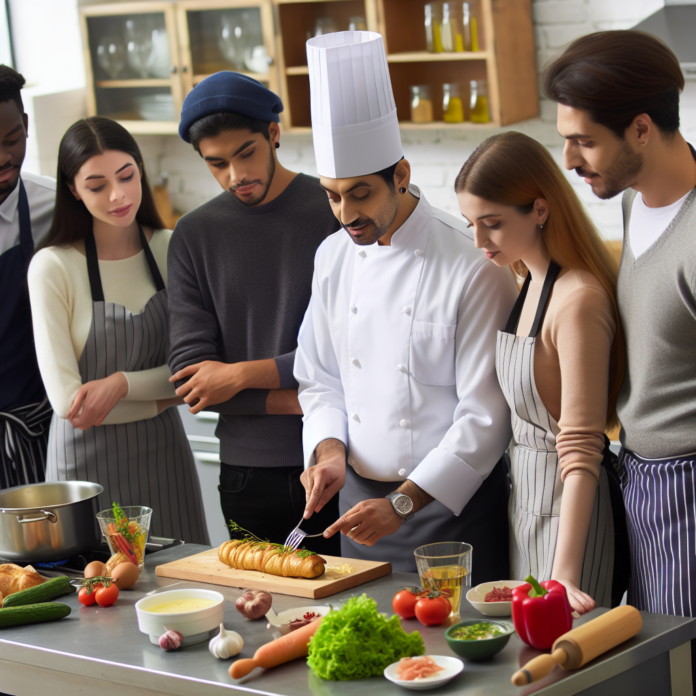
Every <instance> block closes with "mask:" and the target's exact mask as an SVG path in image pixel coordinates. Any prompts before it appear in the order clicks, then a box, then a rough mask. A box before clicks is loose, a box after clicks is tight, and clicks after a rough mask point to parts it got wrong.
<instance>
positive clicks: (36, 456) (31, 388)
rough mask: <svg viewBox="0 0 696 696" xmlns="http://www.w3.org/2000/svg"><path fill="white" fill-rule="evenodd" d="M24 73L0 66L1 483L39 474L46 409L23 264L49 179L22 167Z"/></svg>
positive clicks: (38, 233) (47, 219)
mask: <svg viewBox="0 0 696 696" xmlns="http://www.w3.org/2000/svg"><path fill="white" fill-rule="evenodd" d="M23 86H24V78H23V77H22V76H21V75H20V74H19V73H17V72H16V71H14V70H13V69H12V68H10V67H8V66H6V65H0V384H1V385H2V387H1V388H0V489H4V488H10V487H12V486H18V485H22V484H25V483H38V482H40V481H43V479H44V470H45V458H46V438H47V436H48V426H49V423H50V419H51V407H50V405H49V404H48V400H47V399H46V393H45V391H44V386H43V383H42V381H41V375H40V374H39V368H38V365H37V363H36V352H35V349H34V335H33V331H32V325H31V311H30V307H29V295H28V292H27V267H28V266H29V261H30V260H31V257H32V254H33V253H34V248H35V246H36V244H37V243H38V242H39V240H41V239H42V238H43V237H44V236H45V235H46V233H47V232H48V229H49V227H50V226H51V222H52V220H53V206H54V200H55V191H56V183H55V180H54V179H50V178H48V177H43V176H35V175H32V174H27V173H24V174H23V175H22V176H20V170H21V167H22V163H23V162H24V156H25V154H26V141H27V126H28V118H27V115H26V114H25V113H24V107H23V104H22V97H21V95H20V90H21V88H22V87H23Z"/></svg>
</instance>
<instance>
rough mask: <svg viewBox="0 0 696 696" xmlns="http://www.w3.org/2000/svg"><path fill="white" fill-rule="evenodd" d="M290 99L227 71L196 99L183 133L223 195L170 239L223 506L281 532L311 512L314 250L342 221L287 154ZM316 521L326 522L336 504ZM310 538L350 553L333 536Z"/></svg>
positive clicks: (183, 356) (176, 372)
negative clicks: (306, 346)
mask: <svg viewBox="0 0 696 696" xmlns="http://www.w3.org/2000/svg"><path fill="white" fill-rule="evenodd" d="M282 110H283V104H282V102H281V100H280V98H279V97H278V96H277V95H276V94H274V93H273V92H271V91H270V90H269V89H267V88H266V87H264V86H263V85H262V84H261V83H260V82H257V81H256V80H254V79H252V78H250V77H247V76H245V75H241V74H239V73H235V72H220V73H216V74H215V75H212V76H210V77H208V78H206V79H205V80H203V82H201V83H199V84H198V85H197V86H196V87H194V89H193V90H192V91H191V92H190V93H189V95H188V96H187V97H186V100H185V101H184V105H183V109H182V112H181V123H180V125H179V135H180V136H181V138H182V139H183V140H185V141H186V142H188V143H191V144H192V145H193V147H194V148H195V150H196V151H197V152H198V153H199V154H200V156H201V158H202V159H203V160H204V161H205V163H206V164H207V165H208V169H209V170H210V172H211V173H212V174H213V176H214V177H215V178H216V179H217V181H218V183H219V184H220V186H221V187H222V189H223V192H222V193H221V194H220V195H219V196H217V197H216V198H213V199H212V200H210V201H208V202H207V203H205V204H204V205H202V206H200V207H199V208H196V209H195V210H193V211H191V212H190V213H188V214H187V215H185V216H184V217H183V218H182V219H181V220H180V221H179V222H178V223H177V226H176V229H175V230H174V234H173V236H172V240H171V243H170V245H169V257H168V275H169V297H170V305H169V312H170V332H171V336H170V339H171V353H170V358H169V364H170V367H171V370H172V375H173V376H172V381H175V382H176V383H177V384H178V389H177V394H178V395H179V396H181V397H183V398H184V401H185V402H186V403H187V404H188V405H189V408H190V411H191V412H192V413H198V412H199V411H201V410H203V409H205V410H208V411H217V412H218V413H219V414H220V420H219V424H218V426H217V430H216V435H217V436H218V438H219V439H220V459H221V462H222V464H221V467H220V486H219V490H220V503H221V505H222V511H223V515H224V516H225V519H226V520H230V519H232V520H234V521H235V522H236V523H237V524H239V525H241V526H242V527H244V528H245V529H248V530H250V531H251V532H253V533H254V534H256V535H257V536H259V537H261V538H264V539H269V540H270V541H272V542H279V543H282V542H284V541H285V538H286V537H287V535H288V533H289V532H290V531H291V530H292V529H293V527H294V526H295V525H296V524H297V522H298V520H300V519H301V518H302V514H303V511H304V507H305V492H304V488H303V486H302V484H301V483H300V475H301V473H302V471H303V454H302V411H301V409H300V406H299V402H298V400H297V386H298V385H297V382H296V381H295V378H294V376H293V364H294V360H295V348H296V346H297V334H298V331H299V328H300V324H301V323H302V318H303V316H304V313H305V310H306V309H307V305H308V304H309V298H310V295H311V283H312V273H313V269H314V254H315V252H316V250H317V248H318V247H319V245H320V244H321V242H322V241H323V240H324V239H325V238H326V237H327V236H329V235H330V234H332V233H333V232H335V231H336V230H337V228H338V223H337V221H336V218H335V217H334V216H333V213H332V212H331V207H330V204H329V201H328V198H327V196H326V193H324V191H323V190H322V189H321V187H320V186H319V180H318V179H316V178H314V177H310V176H306V175H304V174H296V173H295V172H291V171H289V170H288V169H286V168H285V167H284V166H283V165H282V164H281V163H280V162H279V160H278V156H277V149H278V148H279V147H280V127H279V125H278V121H279V114H280V112H281V111H282ZM317 517H318V519H316V520H314V519H313V520H310V522H312V524H311V525H305V526H303V529H304V530H305V531H307V532H308V533H312V532H317V533H318V532H322V531H323V530H324V529H325V528H326V527H327V526H328V525H329V524H331V523H332V522H334V521H335V520H336V519H337V517H338V507H337V504H335V503H334V505H327V506H326V507H325V508H324V510H322V513H321V514H320V515H318V516H317ZM314 541H316V542H317V543H312V545H311V548H312V549H313V550H315V551H317V552H319V553H327V554H332V555H339V546H338V543H337V542H336V541H335V540H334V539H323V538H318V539H316V540H313V542H314Z"/></svg>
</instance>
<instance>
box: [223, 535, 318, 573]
mask: <svg viewBox="0 0 696 696" xmlns="http://www.w3.org/2000/svg"><path fill="white" fill-rule="evenodd" d="M218 558H219V559H220V561H221V562H222V563H224V564H225V565H228V566H230V568H239V569H241V570H258V571H259V572H261V573H268V574H269V575H281V576H283V577H286V578H318V577H319V576H320V575H323V573H324V566H325V565H326V560H325V559H323V558H322V557H321V556H318V555H317V554H316V553H314V552H312V551H306V550H304V549H298V550H297V551H285V550H284V549H283V547H282V546H280V545H278V544H269V543H268V542H264V541H243V540H240V539H234V540H232V541H226V542H224V543H223V544H221V546H220V548H219V549H218Z"/></svg>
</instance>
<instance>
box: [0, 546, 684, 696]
mask: <svg viewBox="0 0 696 696" xmlns="http://www.w3.org/2000/svg"><path fill="white" fill-rule="evenodd" d="M206 548H207V547H204V546H198V545H193V544H186V545H183V546H179V547H176V548H171V549H167V550H165V551H161V552H158V553H156V554H152V555H149V556H147V558H146V568H145V571H144V573H143V574H142V576H141V578H140V580H139V582H138V584H137V585H136V587H137V589H133V590H129V591H125V592H122V593H121V595H120V597H119V600H118V602H117V604H116V605H115V606H113V607H108V608H105V609H102V608H99V607H96V606H93V607H82V606H81V605H80V604H79V602H78V601H77V595H76V594H74V595H70V596H69V597H67V598H66V597H63V598H60V599H58V600H57V601H60V602H64V603H66V604H69V605H70V606H71V607H72V609H73V613H72V614H71V615H70V616H69V617H67V618H66V619H62V620H60V621H55V622H50V623H44V624H35V625H31V626H17V627H13V628H4V629H0V659H2V660H7V661H8V662H9V663H12V662H17V663H21V664H24V665H33V666H37V667H42V668H45V669H55V670H58V671H60V672H67V673H70V674H77V675H85V676H90V677H92V678H98V679H104V680H108V681H109V682H111V684H123V686H124V687H127V686H128V685H138V686H141V687H143V688H150V689H152V690H154V691H163V692H167V693H169V694H174V695H177V694H181V695H182V696H186V695H187V694H196V696H207V695H208V694H210V695H211V696H213V695H215V694H220V693H224V692H228V693H229V691H233V692H234V691H236V692H243V693H244V692H246V693H255V694H274V695H279V696H305V695H306V694H312V695H313V696H355V695H357V694H361V695H362V694H365V693H369V694H370V695H371V696H372V695H373V694H374V695H376V696H382V695H383V696H388V695H391V694H393V695H397V694H398V695H400V696H403V694H405V691H404V690H402V689H401V688H400V687H398V686H396V685H394V684H392V683H391V682H389V681H387V680H386V679H384V678H381V677H375V678H372V679H369V680H358V681H354V682H324V681H322V680H320V679H318V678H316V677H315V676H314V674H312V673H311V671H310V669H309V668H308V667H307V665H306V662H305V661H304V660H296V661H295V662H292V663H290V664H287V665H283V666H281V667H277V668H275V669H273V670H269V671H267V672H262V671H260V670H258V671H257V673H256V674H253V675H251V677H250V678H247V680H246V681H245V682H243V683H239V684H233V680H232V679H231V678H230V677H229V675H228V672H227V670H228V668H229V666H230V664H231V660H224V661H223V660H217V659H215V658H214V657H213V656H212V655H211V654H210V653H209V652H208V645H207V643H200V644H198V645H194V646H190V647H186V648H181V649H180V650H178V651H176V652H170V653H167V652H164V651H163V650H161V649H160V648H159V647H157V646H155V645H152V644H151V643H150V641H149V638H148V636H146V635H145V634H143V633H140V631H139V630H138V624H137V618H136V615H135V611H134V609H133V606H134V605H135V603H136V602H137V601H138V600H139V599H142V597H144V596H145V595H146V594H148V593H151V592H152V591H156V590H157V589H158V588H168V587H171V586H173V585H176V586H177V588H183V587H207V588H212V589H215V590H218V591H219V592H221V593H222V594H223V595H224V596H225V598H226V599H228V600H229V602H228V603H227V604H226V606H225V627H226V628H228V629H231V630H234V631H237V632H238V633H240V634H241V635H242V637H243V638H244V642H245V647H244V650H243V652H242V654H241V655H240V657H251V656H253V654H254V652H255V651H256V649H257V648H258V647H259V646H260V645H262V644H263V643H265V642H268V640H270V639H271V632H270V631H268V630H267V629H266V621H265V620H259V621H253V622H252V621H246V620H245V619H244V618H242V616H241V615H240V614H239V613H238V612H237V610H236V609H235V607H234V601H235V600H236V599H237V598H238V597H239V596H240V595H241V594H242V591H241V590H237V589H233V588H224V587H220V586H217V585H203V584H201V583H192V582H182V581H177V580H172V579H170V578H158V577H157V576H156V575H155V570H154V568H155V566H156V565H158V564H160V563H167V562H169V561H173V560H177V559H179V558H184V557H186V556H191V555H193V554H195V553H199V552H201V551H204V550H205V549H206ZM417 582H418V580H417V576H416V575H411V574H407V573H394V574H393V575H391V576H387V577H384V578H380V579H378V580H375V581H373V582H371V583H368V584H366V585H362V586H361V587H359V588H355V589H354V590H349V591H347V592H343V593H339V594H337V595H334V596H333V597H331V598H329V599H328V600H320V601H319V602H318V603H321V602H323V601H328V602H333V603H339V602H341V601H345V600H346V599H347V598H348V597H350V596H353V595H355V594H360V593H362V592H366V593H367V594H368V595H369V596H370V597H373V598H374V599H375V600H377V603H378V605H379V608H380V610H381V611H384V612H388V613H389V614H391V613H392V609H391V599H392V596H393V595H394V593H395V592H396V590H397V589H398V588H399V587H403V586H405V585H413V584H417ZM311 603H312V600H307V599H303V598H295V597H289V596H285V595H279V594H275V595H273V606H274V608H275V609H276V611H278V612H280V611H283V610H285V609H290V608H292V607H293V606H303V605H307V604H311ZM461 609H462V618H481V615H480V614H479V613H478V612H477V611H475V610H474V609H473V608H472V607H471V606H470V605H469V604H468V602H467V601H466V600H465V599H463V600H462V608H461ZM601 611H603V610H597V612H593V614H591V615H590V617H589V618H592V617H593V616H596V615H597V614H598V612H601ZM583 620H588V619H586V618H584V619H581V620H579V621H576V625H578V623H580V622H582V621H583ZM510 621H511V620H510ZM403 625H404V628H405V630H406V631H408V632H411V631H413V630H416V629H417V630H419V631H420V632H421V634H422V635H423V639H424V641H425V645H426V650H427V652H428V653H429V654H433V655H453V653H452V652H451V651H450V650H449V648H448V647H447V643H446V642H445V639H444V631H443V629H442V628H437V627H433V628H427V627H424V626H421V625H420V624H419V623H418V622H417V621H416V620H415V619H414V620H411V621H404V622H403ZM692 638H696V619H688V618H681V617H676V616H661V615H657V614H643V629H642V630H641V632H640V633H639V635H638V636H636V637H635V638H633V639H632V640H630V641H627V642H626V643H624V644H623V645H622V646H620V647H619V648H617V649H615V650H613V651H611V652H609V653H607V654H606V655H604V656H602V657H601V658H599V659H598V660H595V661H594V662H593V663H592V664H591V665H589V666H587V667H585V668H583V669H581V670H578V671H577V672H565V671H562V670H559V669H557V670H555V671H554V672H553V673H552V674H551V675H549V676H548V677H547V678H546V679H545V680H544V681H542V682H539V683H538V684H535V685H532V686H530V687H526V688H524V689H519V688H517V687H514V686H512V684H511V683H510V678H511V676H512V674H513V672H515V671H516V670H517V669H518V668H519V666H521V665H522V664H524V663H525V662H527V660H529V659H531V658H532V657H534V656H535V655H536V654H538V653H537V652H536V651H534V650H531V649H530V648H528V647H526V646H525V645H524V644H523V643H522V642H521V641H520V640H519V638H518V637H517V636H516V635H514V636H513V637H512V639H511V640H510V642H509V643H508V645H507V646H506V648H505V649H504V650H503V651H502V652H501V653H499V654H498V655H497V656H496V657H494V658H493V659H492V660H489V661H487V662H481V663H474V662H467V661H465V668H464V671H463V672H462V674H460V675H459V676H458V677H457V678H455V679H454V680H453V681H451V682H450V683H449V684H447V685H446V686H444V687H441V688H440V689H438V690H437V693H439V694H454V693H457V694H471V695H472V696H473V695H477V694H479V695H483V694H492V693H495V694H500V695H504V694H515V695H516V696H527V695H528V694H532V693H542V694H544V695H548V696H551V695H559V696H560V695H561V694H563V695H566V694H574V693H577V692H578V691H582V690H583V689H587V688H589V687H591V686H593V685H595V684H599V683H601V682H603V681H605V680H607V679H609V678H611V677H613V676H615V675H617V674H620V673H621V672H623V671H625V670H627V669H630V668H632V667H634V666H637V665H639V664H642V663H644V662H646V661H648V660H649V659H651V658H653V657H655V656H656V655H658V654H661V653H665V652H668V651H669V650H671V649H673V648H675V647H677V646H678V645H681V644H682V643H685V642H686V641H689V640H691V639H692Z"/></svg>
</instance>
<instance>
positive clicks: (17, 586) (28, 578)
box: [0, 563, 48, 600]
mask: <svg viewBox="0 0 696 696" xmlns="http://www.w3.org/2000/svg"><path fill="white" fill-rule="evenodd" d="M47 579H48V578H45V577H43V575H39V574H38V573H37V572H36V571H35V570H34V569H33V568H32V567H31V566H27V567H26V568H22V567H21V566H18V565H15V564H14V563H3V564H2V565H0V600H2V599H4V598H5V597H7V595H11V594H14V593H15V592H21V591H22V590H28V589H29V588H30V587H36V586H37V585H41V584H42V583H44V582H46V580H47Z"/></svg>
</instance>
